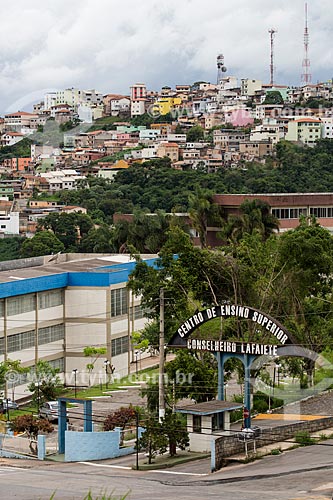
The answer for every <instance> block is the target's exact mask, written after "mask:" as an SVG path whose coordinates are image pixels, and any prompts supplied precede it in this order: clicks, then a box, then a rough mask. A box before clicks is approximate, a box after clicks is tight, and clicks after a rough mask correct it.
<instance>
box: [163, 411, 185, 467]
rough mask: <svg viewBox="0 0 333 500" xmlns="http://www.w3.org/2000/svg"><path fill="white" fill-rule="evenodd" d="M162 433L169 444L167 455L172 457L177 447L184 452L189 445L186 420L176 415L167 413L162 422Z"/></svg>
mask: <svg viewBox="0 0 333 500" xmlns="http://www.w3.org/2000/svg"><path fill="white" fill-rule="evenodd" d="M162 432H163V433H164V434H165V435H166V436H167V438H168V443H169V454H170V456H171V457H174V456H175V455H176V453H177V447H178V448H180V449H181V450H185V448H186V446H188V445H189V437H188V432H187V430H186V420H185V422H184V417H182V416H181V415H179V414H177V413H171V412H167V413H166V416H165V418H164V419H163V420H162Z"/></svg>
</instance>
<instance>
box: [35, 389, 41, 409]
mask: <svg viewBox="0 0 333 500" xmlns="http://www.w3.org/2000/svg"><path fill="white" fill-rule="evenodd" d="M40 385H41V383H40V382H35V387H36V389H37V413H38V414H39V409H40V392H39V387H40Z"/></svg>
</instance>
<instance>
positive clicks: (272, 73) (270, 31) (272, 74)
mask: <svg viewBox="0 0 333 500" xmlns="http://www.w3.org/2000/svg"><path fill="white" fill-rule="evenodd" d="M268 33H269V34H270V40H271V63H270V65H269V69H270V75H271V81H270V84H271V85H274V69H275V67H274V38H275V33H277V30H276V29H275V28H271V29H270V30H268Z"/></svg>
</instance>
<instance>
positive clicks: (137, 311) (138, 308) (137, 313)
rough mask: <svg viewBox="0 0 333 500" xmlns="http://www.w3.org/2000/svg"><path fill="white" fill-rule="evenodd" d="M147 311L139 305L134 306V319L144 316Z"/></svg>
mask: <svg viewBox="0 0 333 500" xmlns="http://www.w3.org/2000/svg"><path fill="white" fill-rule="evenodd" d="M147 314H148V311H147V310H146V309H145V308H143V307H142V306H141V304H140V305H137V306H134V319H141V318H145V317H146V316H147Z"/></svg>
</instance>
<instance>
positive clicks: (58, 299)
mask: <svg viewBox="0 0 333 500" xmlns="http://www.w3.org/2000/svg"><path fill="white" fill-rule="evenodd" d="M61 304H63V291H62V290H50V291H49V292H42V293H40V294H38V307H39V309H48V308H49V307H56V306H60V305H61Z"/></svg>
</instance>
